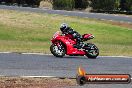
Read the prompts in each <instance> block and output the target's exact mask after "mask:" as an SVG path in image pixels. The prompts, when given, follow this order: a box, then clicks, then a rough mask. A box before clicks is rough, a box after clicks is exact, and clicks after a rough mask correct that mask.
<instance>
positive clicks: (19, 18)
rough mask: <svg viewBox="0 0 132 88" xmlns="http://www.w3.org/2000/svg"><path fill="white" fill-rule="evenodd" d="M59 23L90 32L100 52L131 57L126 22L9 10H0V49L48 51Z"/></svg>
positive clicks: (131, 42) (131, 43)
mask: <svg viewBox="0 0 132 88" xmlns="http://www.w3.org/2000/svg"><path fill="white" fill-rule="evenodd" d="M63 22H65V23H68V24H70V26H71V27H73V28H74V29H75V30H76V31H78V32H79V33H80V34H84V33H92V34H93V35H94V36H95V39H93V40H92V41H90V42H93V43H95V44H96V45H97V46H98V47H99V49H100V55H115V56H117V55H124V56H132V27H131V26H127V25H128V24H127V25H124V24H115V23H110V22H106V21H99V20H94V19H87V18H80V17H68V16H61V15H56V14H53V15H50V14H46V13H45V14H40V13H31V12H19V11H12V10H0V51H10V52H37V53H39V52H41V53H50V51H49V46H50V39H51V38H52V35H53V34H54V33H55V32H56V31H58V30H59V25H60V24H61V23H63ZM123 25H124V26H123Z"/></svg>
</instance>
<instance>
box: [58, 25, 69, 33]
mask: <svg viewBox="0 0 132 88" xmlns="http://www.w3.org/2000/svg"><path fill="white" fill-rule="evenodd" d="M67 27H68V24H66V23H62V24H61V25H60V30H61V31H62V32H64V31H66V30H65V29H67Z"/></svg>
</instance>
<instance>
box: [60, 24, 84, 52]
mask: <svg viewBox="0 0 132 88" xmlns="http://www.w3.org/2000/svg"><path fill="white" fill-rule="evenodd" d="M60 30H61V32H62V33H63V34H71V35H72V36H73V38H74V39H76V41H77V43H76V45H74V48H78V49H80V48H82V47H83V45H84V44H83V42H82V41H81V38H82V36H81V35H80V34H79V33H78V32H76V31H74V30H73V29H72V28H71V27H69V26H68V24H66V23H62V24H61V26H60Z"/></svg>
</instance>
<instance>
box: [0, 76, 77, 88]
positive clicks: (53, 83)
mask: <svg viewBox="0 0 132 88" xmlns="http://www.w3.org/2000/svg"><path fill="white" fill-rule="evenodd" d="M75 85H76V81H75V80H74V79H58V78H19V77H0V88H60V87H61V88H71V87H73V86H75Z"/></svg>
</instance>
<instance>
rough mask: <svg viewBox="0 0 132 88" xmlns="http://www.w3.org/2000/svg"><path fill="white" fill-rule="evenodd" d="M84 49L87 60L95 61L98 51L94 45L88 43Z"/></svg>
mask: <svg viewBox="0 0 132 88" xmlns="http://www.w3.org/2000/svg"><path fill="white" fill-rule="evenodd" d="M86 47H87V48H86V49H85V52H86V56H87V57H88V58H93V59H95V58H96V57H97V56H98V55H99V49H98V47H97V46H96V45H94V44H92V43H89V44H87V46H86Z"/></svg>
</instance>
